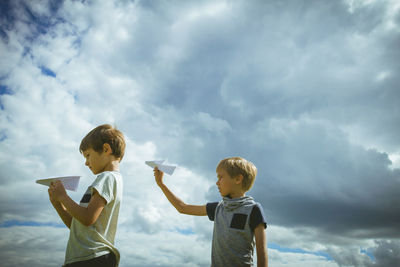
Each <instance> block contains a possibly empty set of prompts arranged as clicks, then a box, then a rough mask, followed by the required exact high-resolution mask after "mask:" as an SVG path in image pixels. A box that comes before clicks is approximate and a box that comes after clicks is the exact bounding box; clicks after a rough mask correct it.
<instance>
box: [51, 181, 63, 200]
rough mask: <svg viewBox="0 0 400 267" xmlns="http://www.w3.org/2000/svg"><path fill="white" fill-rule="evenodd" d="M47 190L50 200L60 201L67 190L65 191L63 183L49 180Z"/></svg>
mask: <svg viewBox="0 0 400 267" xmlns="http://www.w3.org/2000/svg"><path fill="white" fill-rule="evenodd" d="M48 192H49V196H50V200H52V202H53V201H60V200H61V198H62V197H64V196H65V195H66V194H67V192H66V191H65V188H64V185H63V183H62V182H61V181H55V182H51V183H50V187H49V190H48Z"/></svg>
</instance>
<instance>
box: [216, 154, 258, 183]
mask: <svg viewBox="0 0 400 267" xmlns="http://www.w3.org/2000/svg"><path fill="white" fill-rule="evenodd" d="M221 169H223V170H225V171H226V172H227V173H228V174H229V176H230V177H232V178H234V177H236V176H238V175H240V174H241V175H242V176H243V181H242V188H243V190H244V191H249V190H250V188H251V187H252V186H253V184H254V181H255V179H256V175H257V168H256V166H255V165H254V164H253V163H252V162H250V161H248V160H246V159H244V158H241V157H232V158H226V159H223V160H221V161H220V162H219V164H218V166H217V171H219V170H221Z"/></svg>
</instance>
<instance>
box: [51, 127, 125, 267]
mask: <svg viewBox="0 0 400 267" xmlns="http://www.w3.org/2000/svg"><path fill="white" fill-rule="evenodd" d="M79 151H80V152H81V153H82V154H83V156H84V157H85V159H86V163H85V164H86V166H88V167H89V169H90V170H91V171H92V172H93V174H95V175H97V177H96V179H95V180H94V182H93V183H92V184H91V186H89V187H88V189H87V191H86V193H85V194H84V195H83V197H82V200H81V201H80V203H79V205H78V204H77V203H75V202H74V201H73V200H72V199H71V198H70V197H69V196H68V195H67V193H66V191H65V189H64V186H63V184H62V183H61V182H60V181H57V182H55V183H52V184H51V185H50V188H49V190H48V191H49V198H50V201H51V203H52V204H53V206H54V208H55V209H56V211H57V213H58V215H59V216H60V218H61V219H62V221H63V222H64V224H65V225H66V226H67V227H68V228H69V229H70V235H69V240H68V244H67V250H66V253H65V263H64V264H65V265H64V267H80V266H82V267H83V266H85V267H91V266H93V267H99V266H102V267H115V266H118V263H119V258H120V256H119V252H118V250H117V248H116V247H115V246H114V238H115V233H116V230H117V222H118V213H119V208H120V204H121V199H122V176H121V174H120V172H119V163H120V161H121V160H122V158H123V156H124V153H125V140H124V135H123V134H122V133H121V132H120V131H119V130H117V129H115V128H114V127H112V126H111V125H108V124H104V125H100V126H98V127H96V128H95V129H93V130H92V131H90V132H89V133H88V134H87V135H86V136H85V138H83V140H82V142H81V144H80V147H79Z"/></svg>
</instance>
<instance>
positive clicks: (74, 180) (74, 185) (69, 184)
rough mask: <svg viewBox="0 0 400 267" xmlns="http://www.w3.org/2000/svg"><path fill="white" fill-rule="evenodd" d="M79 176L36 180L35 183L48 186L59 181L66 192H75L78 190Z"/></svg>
mask: <svg viewBox="0 0 400 267" xmlns="http://www.w3.org/2000/svg"><path fill="white" fill-rule="evenodd" d="M79 179H80V176H63V177H53V178H46V179H40V180H36V183H38V184H42V185H47V186H50V183H51V182H55V181H57V180H58V181H61V182H62V183H63V185H64V187H65V189H67V190H71V191H76V190H77V189H78V185H79Z"/></svg>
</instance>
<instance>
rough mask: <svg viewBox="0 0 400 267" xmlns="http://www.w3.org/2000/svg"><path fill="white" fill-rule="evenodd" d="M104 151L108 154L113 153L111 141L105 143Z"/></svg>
mask: <svg viewBox="0 0 400 267" xmlns="http://www.w3.org/2000/svg"><path fill="white" fill-rule="evenodd" d="M103 152H104V153H106V154H108V155H111V154H112V152H113V151H112V149H111V146H110V144H109V143H104V144H103Z"/></svg>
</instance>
